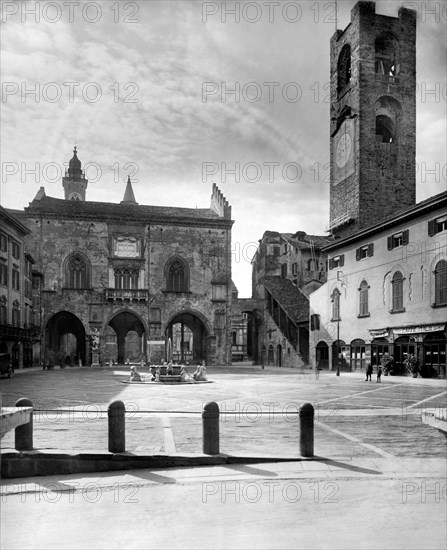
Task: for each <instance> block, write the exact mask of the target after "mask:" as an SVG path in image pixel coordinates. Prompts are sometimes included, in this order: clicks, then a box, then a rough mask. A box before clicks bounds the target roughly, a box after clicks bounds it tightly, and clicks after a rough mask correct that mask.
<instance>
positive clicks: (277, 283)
mask: <svg viewBox="0 0 447 550" xmlns="http://www.w3.org/2000/svg"><path fill="white" fill-rule="evenodd" d="M262 283H263V284H264V286H265V288H266V289H267V290H268V291H269V292H270V294H271V295H272V296H273V298H275V300H276V301H277V302H278V303H279V305H280V306H281V307H282V308H283V309H284V311H285V312H286V313H287V315H288V316H289V317H290V318H291V319H292V320H293V321H294V322H295V323H299V322H303V321H307V320H308V318H309V300H308V299H307V298H306V296H305V295H304V294H303V293H302V292H301V291H300V289H299V288H297V287H296V286H295V285H294V284H293V283H292V281H291V280H290V279H284V278H282V277H264V278H263V279H262Z"/></svg>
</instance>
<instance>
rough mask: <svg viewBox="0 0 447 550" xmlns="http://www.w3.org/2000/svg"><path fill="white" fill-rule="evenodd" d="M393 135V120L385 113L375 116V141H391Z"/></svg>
mask: <svg viewBox="0 0 447 550" xmlns="http://www.w3.org/2000/svg"><path fill="white" fill-rule="evenodd" d="M394 135H395V129H394V122H393V121H392V120H391V118H390V117H387V116H386V115H377V116H376V141H377V142H379V143H393V141H394Z"/></svg>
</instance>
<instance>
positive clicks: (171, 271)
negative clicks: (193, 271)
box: [165, 257, 189, 292]
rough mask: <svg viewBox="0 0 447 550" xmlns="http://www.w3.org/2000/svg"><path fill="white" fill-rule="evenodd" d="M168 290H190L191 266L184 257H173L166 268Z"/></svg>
mask: <svg viewBox="0 0 447 550" xmlns="http://www.w3.org/2000/svg"><path fill="white" fill-rule="evenodd" d="M165 277H166V291H167V292H188V291H189V268H188V264H187V263H186V262H185V261H184V260H183V259H182V258H178V257H176V258H171V260H169V261H168V263H167V264H166V268H165Z"/></svg>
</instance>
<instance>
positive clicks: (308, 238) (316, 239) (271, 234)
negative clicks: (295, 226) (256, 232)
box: [263, 231, 333, 249]
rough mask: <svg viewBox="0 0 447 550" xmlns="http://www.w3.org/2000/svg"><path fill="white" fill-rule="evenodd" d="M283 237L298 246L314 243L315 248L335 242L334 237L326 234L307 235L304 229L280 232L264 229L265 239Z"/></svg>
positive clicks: (306, 246)
mask: <svg viewBox="0 0 447 550" xmlns="http://www.w3.org/2000/svg"><path fill="white" fill-rule="evenodd" d="M279 238H282V239H284V240H285V241H287V242H289V243H290V244H292V245H293V246H295V247H296V248H301V249H303V248H310V247H311V246H312V244H313V246H314V247H315V248H321V247H322V246H326V245H328V244H330V243H331V242H333V238H332V237H327V236H325V235H307V233H305V232H304V231H297V232H296V233H278V232H277V231H264V235H263V239H265V240H266V241H269V240H270V239H274V240H276V239H279Z"/></svg>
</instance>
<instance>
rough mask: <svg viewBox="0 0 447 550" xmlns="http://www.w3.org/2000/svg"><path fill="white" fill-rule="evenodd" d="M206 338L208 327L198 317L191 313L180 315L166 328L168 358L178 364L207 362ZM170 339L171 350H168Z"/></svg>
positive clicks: (166, 352)
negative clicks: (169, 355)
mask: <svg viewBox="0 0 447 550" xmlns="http://www.w3.org/2000/svg"><path fill="white" fill-rule="evenodd" d="M206 336H207V331H206V327H205V325H204V323H203V322H202V320H201V319H200V318H199V317H198V316H196V315H194V314H193V313H190V312H182V313H178V314H177V315H175V316H174V317H173V318H172V319H171V321H170V322H169V324H168V326H167V327H166V331H165V341H166V349H165V354H166V355H165V356H166V358H167V359H172V360H173V361H177V362H178V363H192V362H194V363H196V362H202V361H206V357H207V349H206ZM169 339H170V341H171V350H168V341H169ZM169 353H170V354H171V357H168V354H169Z"/></svg>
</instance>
